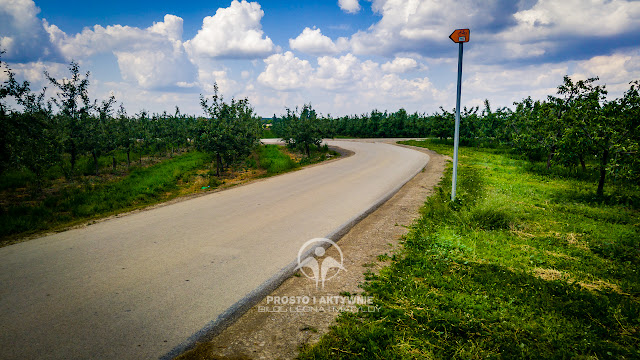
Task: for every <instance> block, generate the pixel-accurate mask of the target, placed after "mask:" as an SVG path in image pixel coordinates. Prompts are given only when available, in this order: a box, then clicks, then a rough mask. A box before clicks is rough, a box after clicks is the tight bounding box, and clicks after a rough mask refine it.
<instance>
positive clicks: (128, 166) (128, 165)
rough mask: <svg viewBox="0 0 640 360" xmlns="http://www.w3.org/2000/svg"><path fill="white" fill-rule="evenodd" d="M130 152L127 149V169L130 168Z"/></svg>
mask: <svg viewBox="0 0 640 360" xmlns="http://www.w3.org/2000/svg"><path fill="white" fill-rule="evenodd" d="M130 155H131V150H129V149H127V168H130V167H131V156H130Z"/></svg>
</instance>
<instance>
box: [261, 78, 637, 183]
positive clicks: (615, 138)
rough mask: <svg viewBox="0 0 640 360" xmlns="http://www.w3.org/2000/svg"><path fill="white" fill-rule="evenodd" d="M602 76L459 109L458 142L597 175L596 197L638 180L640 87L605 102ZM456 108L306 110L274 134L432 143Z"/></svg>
mask: <svg viewBox="0 0 640 360" xmlns="http://www.w3.org/2000/svg"><path fill="white" fill-rule="evenodd" d="M597 80H598V79H597V78H591V79H587V80H581V81H577V82H573V81H572V80H571V78H570V77H568V76H565V77H564V81H563V84H562V85H560V86H559V87H558V91H557V94H556V95H555V96H548V97H547V99H546V100H537V101H534V100H532V99H531V98H530V97H529V98H526V99H523V100H522V101H520V102H516V103H514V105H515V107H514V109H513V110H512V109H509V108H507V107H504V108H499V109H496V110H493V109H492V108H491V104H490V103H489V101H488V100H485V102H484V106H483V107H484V108H483V109H482V110H480V107H478V106H476V107H472V108H467V107H465V108H464V109H462V111H461V121H460V144H461V145H463V146H489V147H493V146H503V147H509V148H512V149H513V150H514V152H516V153H518V154H521V155H522V156H524V157H526V158H527V159H529V160H531V161H546V166H547V168H550V167H551V166H552V165H556V166H562V167H565V168H569V169H575V168H576V167H578V166H579V167H580V168H581V169H582V170H583V171H586V170H587V164H591V166H592V167H595V168H596V169H597V171H598V185H597V191H596V192H597V194H598V195H602V194H603V191H604V185H605V181H606V178H607V174H610V175H613V176H614V177H615V179H616V180H621V181H630V182H632V183H639V182H640V152H639V151H640V149H639V148H640V145H639V144H640V96H639V91H640V90H639V89H640V82H638V81H633V82H631V83H630V88H629V90H627V91H626V92H625V93H624V94H623V96H622V97H620V98H617V99H613V100H607V99H606V94H607V91H606V89H605V86H604V85H596V81H597ZM454 119H455V110H451V111H447V110H445V109H444V108H442V107H440V109H439V111H437V112H435V113H434V114H432V115H425V114H420V113H413V114H408V113H407V111H405V110H404V109H400V110H398V111H396V112H393V113H389V112H386V111H385V112H380V111H378V110H373V111H372V112H371V113H369V114H362V115H354V116H343V117H337V118H332V117H331V116H326V117H321V116H318V115H317V114H316V112H315V111H314V110H313V109H312V108H311V105H305V106H304V107H303V108H302V110H301V111H298V110H297V109H296V111H291V110H287V113H286V114H285V115H283V116H280V117H277V116H275V115H274V118H273V120H272V121H273V132H274V133H275V134H276V135H278V136H280V137H282V138H284V139H285V140H286V141H287V142H288V143H290V144H304V145H303V146H307V145H306V144H310V145H313V144H318V143H319V141H320V139H322V138H323V137H334V136H336V135H339V136H347V137H350V136H353V137H360V138H367V137H371V138H375V137H435V138H438V139H442V140H446V139H452V138H453V135H454V134H453V132H454Z"/></svg>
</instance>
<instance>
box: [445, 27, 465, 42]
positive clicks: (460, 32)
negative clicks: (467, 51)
mask: <svg viewBox="0 0 640 360" xmlns="http://www.w3.org/2000/svg"><path fill="white" fill-rule="evenodd" d="M449 39H451V40H453V42H455V43H466V42H469V29H457V30H454V31H453V32H452V33H451V35H449Z"/></svg>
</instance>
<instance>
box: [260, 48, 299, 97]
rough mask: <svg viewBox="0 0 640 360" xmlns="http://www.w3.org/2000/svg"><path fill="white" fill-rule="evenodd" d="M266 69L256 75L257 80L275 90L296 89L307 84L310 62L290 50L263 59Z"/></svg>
mask: <svg viewBox="0 0 640 360" xmlns="http://www.w3.org/2000/svg"><path fill="white" fill-rule="evenodd" d="M264 62H265V64H267V67H266V69H265V70H264V72H262V73H261V74H260V75H258V82H260V83H261V84H263V85H266V86H268V87H270V88H273V89H276V90H296V89H300V88H303V87H305V86H308V81H309V77H310V75H311V73H312V68H311V64H309V62H308V61H307V60H300V59H298V58H297V57H295V56H294V55H293V53H292V52H291V51H287V52H286V53H284V54H274V55H271V56H269V57H268V58H266V59H265V60H264Z"/></svg>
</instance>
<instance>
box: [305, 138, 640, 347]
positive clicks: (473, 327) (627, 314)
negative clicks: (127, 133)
mask: <svg viewBox="0 0 640 360" xmlns="http://www.w3.org/2000/svg"><path fill="white" fill-rule="evenodd" d="M411 144H412V145H418V146H424V147H428V148H430V149H434V150H436V151H439V152H442V153H449V154H450V153H451V148H450V146H446V145H442V144H439V143H436V142H429V141H427V142H411ZM458 169H459V170H458V171H459V172H458V173H459V183H458V188H457V190H458V195H459V197H458V201H456V202H455V203H451V201H450V188H451V176H450V174H451V170H450V168H449V170H448V172H447V174H446V176H445V178H444V179H443V181H442V183H441V185H440V187H439V188H437V190H436V192H435V194H434V195H432V196H431V197H429V198H428V199H427V201H426V203H425V205H424V207H423V208H422V216H421V218H420V219H419V221H417V222H416V223H415V224H414V225H413V226H412V228H411V231H410V233H409V234H408V235H407V236H406V237H405V238H404V239H403V247H402V250H400V251H399V252H398V253H396V254H394V255H393V256H392V257H391V259H390V262H389V263H388V265H387V266H386V267H384V268H383V269H382V270H381V271H380V272H379V274H377V275H373V274H369V275H368V281H367V282H366V284H364V285H363V287H364V289H365V292H366V293H368V294H370V295H372V296H373V297H374V298H375V304H376V305H377V306H380V308H381V310H380V311H379V312H376V313H363V314H342V315H341V316H340V317H339V319H338V323H337V325H336V326H335V327H334V328H333V329H332V330H331V331H330V332H329V333H328V334H327V335H325V336H324V337H323V338H322V339H321V340H320V342H319V343H318V344H316V345H314V346H311V347H309V348H306V349H303V351H302V353H301V355H300V358H301V359H640V231H639V227H640V212H639V211H638V208H637V204H638V202H637V199H638V194H640V189H639V188H638V187H637V186H632V185H626V186H621V187H618V188H616V187H613V186H609V189H608V191H609V193H608V194H606V196H605V198H596V197H595V186H594V183H593V182H592V181H584V180H577V179H575V178H571V177H562V176H557V175H553V174H540V172H538V171H532V169H531V166H530V165H528V164H527V163H526V162H523V161H520V160H515V159H513V158H512V157H511V156H509V155H507V154H504V153H502V152H501V151H498V150H482V149H472V148H462V149H461V150H460V164H459V168H458ZM380 258H381V259H384V258H385V257H380Z"/></svg>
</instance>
